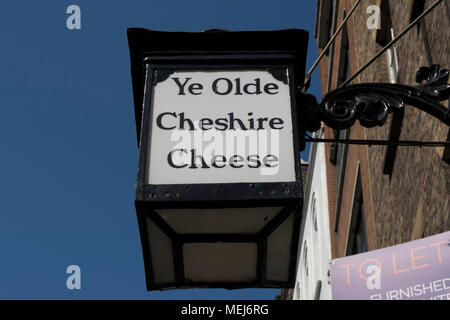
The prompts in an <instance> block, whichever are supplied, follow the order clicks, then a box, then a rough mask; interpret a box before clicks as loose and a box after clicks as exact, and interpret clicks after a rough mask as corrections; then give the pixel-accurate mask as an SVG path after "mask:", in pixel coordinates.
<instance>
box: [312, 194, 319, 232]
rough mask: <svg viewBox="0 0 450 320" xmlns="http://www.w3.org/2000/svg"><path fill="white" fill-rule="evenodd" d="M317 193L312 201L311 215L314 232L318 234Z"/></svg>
mask: <svg viewBox="0 0 450 320" xmlns="http://www.w3.org/2000/svg"><path fill="white" fill-rule="evenodd" d="M316 202H317V201H316V193H315V192H314V193H313V196H312V201H311V214H312V223H313V227H314V231H316V232H317V230H318V228H317V203H316Z"/></svg>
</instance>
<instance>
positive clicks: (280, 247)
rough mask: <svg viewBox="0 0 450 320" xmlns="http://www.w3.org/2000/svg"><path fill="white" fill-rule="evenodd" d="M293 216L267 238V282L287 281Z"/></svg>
mask: <svg viewBox="0 0 450 320" xmlns="http://www.w3.org/2000/svg"><path fill="white" fill-rule="evenodd" d="M294 219H295V216H294V214H292V213H291V215H290V216H289V217H288V218H287V219H286V220H284V222H283V223H282V224H281V225H280V226H279V227H278V228H277V229H275V231H273V232H272V233H271V234H270V236H269V237H268V238H267V280H270V281H288V275H289V261H290V255H291V244H292V229H293V227H294Z"/></svg>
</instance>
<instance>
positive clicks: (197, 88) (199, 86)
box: [188, 83, 203, 96]
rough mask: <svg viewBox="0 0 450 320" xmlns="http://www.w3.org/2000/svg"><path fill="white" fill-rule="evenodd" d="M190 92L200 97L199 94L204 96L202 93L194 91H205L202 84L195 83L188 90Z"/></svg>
mask: <svg viewBox="0 0 450 320" xmlns="http://www.w3.org/2000/svg"><path fill="white" fill-rule="evenodd" d="M188 90H189V92H190V93H191V94H193V95H194V96H198V95H199V94H202V93H201V92H194V90H203V86H202V85H201V84H200V83H193V84H191V85H190V86H189V88H188Z"/></svg>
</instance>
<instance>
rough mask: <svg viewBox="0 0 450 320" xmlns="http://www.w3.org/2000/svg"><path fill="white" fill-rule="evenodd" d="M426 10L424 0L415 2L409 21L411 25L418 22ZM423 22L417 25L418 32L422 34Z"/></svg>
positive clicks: (415, 0)
mask: <svg viewBox="0 0 450 320" xmlns="http://www.w3.org/2000/svg"><path fill="white" fill-rule="evenodd" d="M424 9H425V1H424V0H414V2H413V6H412V10H411V17H410V19H409V23H411V22H413V21H414V20H416V19H417V18H418V17H419V16H420V15H421V14H422V12H423V10H424ZM422 22H423V20H422V21H421V22H420V23H419V24H418V25H417V31H418V32H419V33H420V27H421V25H422Z"/></svg>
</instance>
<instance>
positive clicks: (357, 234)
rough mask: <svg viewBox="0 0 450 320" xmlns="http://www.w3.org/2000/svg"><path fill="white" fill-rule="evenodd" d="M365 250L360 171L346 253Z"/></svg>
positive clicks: (352, 253) (351, 253) (356, 252)
mask: <svg viewBox="0 0 450 320" xmlns="http://www.w3.org/2000/svg"><path fill="white" fill-rule="evenodd" d="M366 251H367V236H366V221H365V214H364V199H363V192H362V185H361V173H360V170H359V168H358V175H357V179H356V185H355V193H354V198H353V209H352V214H351V219H350V228H349V232H348V242H347V255H348V256H349V255H354V254H358V253H363V252H366Z"/></svg>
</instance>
